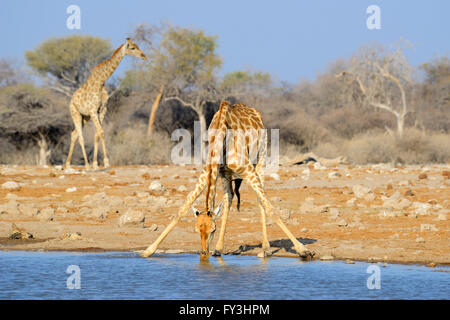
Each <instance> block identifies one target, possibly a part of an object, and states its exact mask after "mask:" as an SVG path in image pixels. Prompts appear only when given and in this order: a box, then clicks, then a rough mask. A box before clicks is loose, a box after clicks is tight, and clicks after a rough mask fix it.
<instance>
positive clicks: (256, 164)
mask: <svg viewBox="0 0 450 320" xmlns="http://www.w3.org/2000/svg"><path fill="white" fill-rule="evenodd" d="M229 129H231V130H233V131H236V130H238V131H239V130H240V131H241V132H244V133H248V132H253V134H235V135H232V136H231V138H229V136H227V130H229ZM208 136H209V137H208V138H209V139H208V140H209V147H208V148H209V149H208V159H207V163H206V165H205V166H204V168H203V171H202V173H201V175H200V177H199V179H198V182H197V184H196V185H195V188H194V190H193V191H192V192H190V193H189V195H188V196H187V198H186V201H185V203H184V205H183V206H182V207H181V209H180V211H179V212H178V215H177V216H176V217H175V218H174V219H173V220H172V221H171V222H170V224H169V225H168V226H167V227H166V229H165V230H164V231H163V232H162V234H161V235H160V236H159V237H158V239H156V240H155V242H153V243H152V244H151V245H150V246H149V247H148V248H147V249H146V250H145V251H144V252H143V253H142V254H141V256H143V257H148V256H151V255H152V254H153V253H155V252H156V249H157V248H158V246H159V244H160V243H161V242H162V241H163V240H164V238H165V237H166V236H167V235H168V234H169V232H170V231H171V230H172V229H173V228H174V227H175V225H176V224H177V223H178V222H179V221H180V219H181V218H183V217H184V216H185V215H186V214H187V212H188V211H189V210H190V208H191V206H192V204H193V203H194V201H195V200H196V199H197V198H198V197H199V196H200V194H201V193H202V192H203V191H204V189H205V188H206V190H207V191H206V201H205V210H204V211H199V210H197V209H195V208H193V209H192V210H193V212H194V213H195V216H196V230H197V232H198V233H199V234H200V239H201V250H200V259H201V260H207V259H208V258H209V254H210V251H209V245H210V243H211V241H212V239H213V237H214V233H215V231H216V223H215V221H216V219H217V218H218V217H219V214H222V224H221V228H220V234H219V240H218V241H217V244H216V248H215V251H214V255H216V256H217V255H220V254H221V252H222V250H223V247H224V236H225V229H226V223H227V218H228V212H229V210H230V207H231V204H232V200H233V196H234V194H236V195H237V196H238V208H239V203H240V197H239V187H240V185H241V182H242V181H243V180H245V181H246V182H247V183H248V184H249V185H250V186H251V188H252V189H253V190H254V191H255V192H256V195H257V198H258V203H259V207H260V212H261V223H262V231H263V240H262V250H263V252H262V255H263V256H270V255H271V252H270V245H269V241H268V239H267V227H266V215H267V216H270V217H272V218H273V220H274V221H275V223H276V224H277V225H278V226H279V227H280V228H281V229H282V230H283V231H284V233H285V234H286V235H287V236H288V237H289V239H290V240H291V241H292V243H293V245H294V248H295V250H296V251H297V253H298V254H299V255H300V256H301V257H303V258H307V259H309V258H312V257H313V255H314V253H313V252H311V251H309V250H308V249H307V248H306V247H305V246H304V245H303V244H302V243H300V242H299V241H298V240H297V239H296V238H295V237H294V235H293V234H292V233H291V232H290V231H289V229H288V228H287V227H286V225H285V224H284V223H283V222H282V221H281V219H280V218H279V216H278V215H276V214H273V212H272V211H273V208H272V205H271V203H270V202H269V200H268V199H267V197H266V195H265V192H264V189H263V188H264V167H265V161H266V156H267V135H266V133H265V130H264V125H263V122H262V118H261V114H260V113H259V112H258V111H257V110H256V109H254V108H251V107H247V106H246V105H244V104H235V105H232V106H231V105H230V104H229V103H228V102H226V101H223V102H222V103H221V104H220V108H219V111H217V112H216V113H215V115H214V117H213V119H212V121H211V124H210V126H209V129H208ZM224 146H225V148H224ZM224 150H227V151H226V153H227V154H226V156H224V157H221V155H223V152H224ZM228 150H229V151H230V152H228ZM250 150H256V151H255V152H254V154H251V152H250ZM253 157H255V158H253ZM221 159H222V161H221ZM255 160H256V161H255ZM219 177H220V178H221V181H222V188H223V191H224V199H223V201H222V203H221V204H220V205H219V206H218V208H217V209H216V210H213V208H214V202H215V195H216V182H217V180H218V178H219ZM233 182H234V188H233ZM258 256H259V255H258Z"/></svg>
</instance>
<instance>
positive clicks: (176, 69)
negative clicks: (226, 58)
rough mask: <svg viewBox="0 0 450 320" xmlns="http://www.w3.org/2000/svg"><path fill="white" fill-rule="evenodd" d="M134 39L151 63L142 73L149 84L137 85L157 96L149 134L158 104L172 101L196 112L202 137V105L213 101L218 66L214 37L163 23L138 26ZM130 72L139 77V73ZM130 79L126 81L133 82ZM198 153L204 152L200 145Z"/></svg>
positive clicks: (203, 116)
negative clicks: (153, 25)
mask: <svg viewBox="0 0 450 320" xmlns="http://www.w3.org/2000/svg"><path fill="white" fill-rule="evenodd" d="M135 38H136V41H139V40H140V41H141V43H143V44H144V45H143V46H142V47H143V48H146V49H147V51H146V53H147V52H148V53H149V57H150V59H149V60H150V61H151V63H149V64H148V65H147V67H146V68H148V69H147V70H146V71H145V72H146V74H147V75H148V77H147V81H148V82H151V84H142V83H141V84H140V85H144V86H146V87H147V88H149V89H151V90H152V92H156V93H157V95H156V97H155V100H154V103H153V107H152V111H151V115H150V118H149V133H151V130H152V128H153V121H154V119H155V115H156V110H157V108H158V105H159V102H160V101H161V100H163V101H173V100H175V101H178V103H180V104H181V105H182V106H184V107H188V108H191V109H192V110H194V111H195V112H196V114H197V115H198V118H199V121H200V126H201V132H202V135H203V134H204V133H205V132H206V119H205V107H206V104H207V102H208V101H216V100H217V94H216V91H215V84H216V78H215V73H216V71H217V69H218V68H219V67H220V66H221V65H222V60H221V59H220V57H219V56H218V55H217V53H216V49H217V37H215V36H208V35H206V34H205V33H204V32H203V31H202V30H193V29H189V28H180V27H173V26H169V25H167V24H166V25H162V26H161V27H148V26H145V25H141V26H138V28H137V29H136V31H135ZM144 50H145V49H144ZM133 72H134V75H136V76H139V77H141V78H142V76H143V73H141V72H136V71H133ZM129 75H131V74H129ZM130 78H131V77H129V78H128V79H127V82H128V83H133V81H131V79H130ZM162 96H164V99H162ZM202 150H205V148H204V143H202Z"/></svg>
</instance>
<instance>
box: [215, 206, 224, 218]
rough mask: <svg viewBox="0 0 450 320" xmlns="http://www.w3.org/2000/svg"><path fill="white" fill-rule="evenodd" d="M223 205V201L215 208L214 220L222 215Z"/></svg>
mask: <svg viewBox="0 0 450 320" xmlns="http://www.w3.org/2000/svg"><path fill="white" fill-rule="evenodd" d="M222 207H223V202H221V203H220V204H219V206H218V207H217V208H216V210H214V220H216V219H217V218H218V217H220V215H221V213H222Z"/></svg>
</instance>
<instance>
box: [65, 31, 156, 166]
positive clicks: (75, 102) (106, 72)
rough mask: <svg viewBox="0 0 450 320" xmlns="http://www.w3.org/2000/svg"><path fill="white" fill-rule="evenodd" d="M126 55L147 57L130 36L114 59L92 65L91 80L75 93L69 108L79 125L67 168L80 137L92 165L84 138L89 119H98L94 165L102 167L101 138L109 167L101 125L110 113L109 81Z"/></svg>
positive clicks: (73, 118)
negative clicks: (107, 104) (106, 86)
mask: <svg viewBox="0 0 450 320" xmlns="http://www.w3.org/2000/svg"><path fill="white" fill-rule="evenodd" d="M126 55H130V56H134V57H138V58H141V59H143V60H145V59H147V57H146V56H145V54H144V53H143V52H142V51H141V50H140V49H139V47H138V46H137V45H136V44H135V43H133V42H132V41H131V39H130V38H127V41H126V43H124V44H122V45H121V46H120V47H119V48H118V49H117V50H116V51H115V52H114V54H113V55H112V56H111V58H110V59H108V60H106V61H104V62H102V63H100V64H99V65H97V66H95V67H94V68H93V69H92V71H91V73H90V75H89V77H88V79H87V81H86V82H85V83H84V84H83V85H82V86H81V87H80V88H79V89H77V90H76V91H75V92H74V93H73V95H72V99H71V100H70V104H69V109H70V115H71V116H72V120H73V124H74V126H75V128H74V130H73V131H72V135H71V139H70V149H69V154H68V156H67V160H66V168H70V162H71V160H72V153H73V148H74V147H75V143H76V142H77V141H78V142H79V143H80V146H81V151H82V152H83V157H84V163H85V166H86V169H90V167H89V161H88V159H87V155H86V150H85V147H84V138H83V126H84V125H85V123H86V122H87V121H88V120H89V119H90V120H92V121H93V122H94V125H95V131H96V132H95V137H94V159H93V167H94V169H97V168H98V164H97V153H98V140H99V139H100V142H101V144H102V149H103V163H104V166H105V168H108V167H109V159H108V156H107V153H106V146H105V140H104V132H103V129H102V127H101V125H102V123H103V119H104V117H105V114H106V103H107V101H108V98H109V96H108V92H107V91H106V89H105V82H106V80H108V78H109V77H110V76H111V75H112V74H113V72H114V70H116V68H117V67H118V66H119V64H120V62H121V61H122V59H123V57H125V56H126Z"/></svg>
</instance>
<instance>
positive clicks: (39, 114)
mask: <svg viewBox="0 0 450 320" xmlns="http://www.w3.org/2000/svg"><path fill="white" fill-rule="evenodd" d="M64 102H65V101H62V99H58V97H55V96H54V95H52V94H51V92H49V90H46V89H42V88H36V87H34V86H33V85H31V84H27V83H23V84H18V85H16V86H10V87H4V88H2V89H1V90H0V138H4V139H8V140H9V141H10V142H11V143H12V144H13V145H15V146H16V148H17V149H22V148H27V147H28V146H29V145H30V144H31V145H32V144H37V146H38V147H39V152H38V153H37V155H36V159H37V161H36V162H37V164H40V165H45V164H47V161H48V158H49V156H50V155H51V152H52V149H55V148H56V147H57V146H59V144H60V142H61V139H62V137H63V136H64V135H66V134H67V133H68V132H70V129H71V127H72V124H71V120H70V116H69V114H68V110H67V109H65V108H61V105H62V104H63V103H64Z"/></svg>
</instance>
